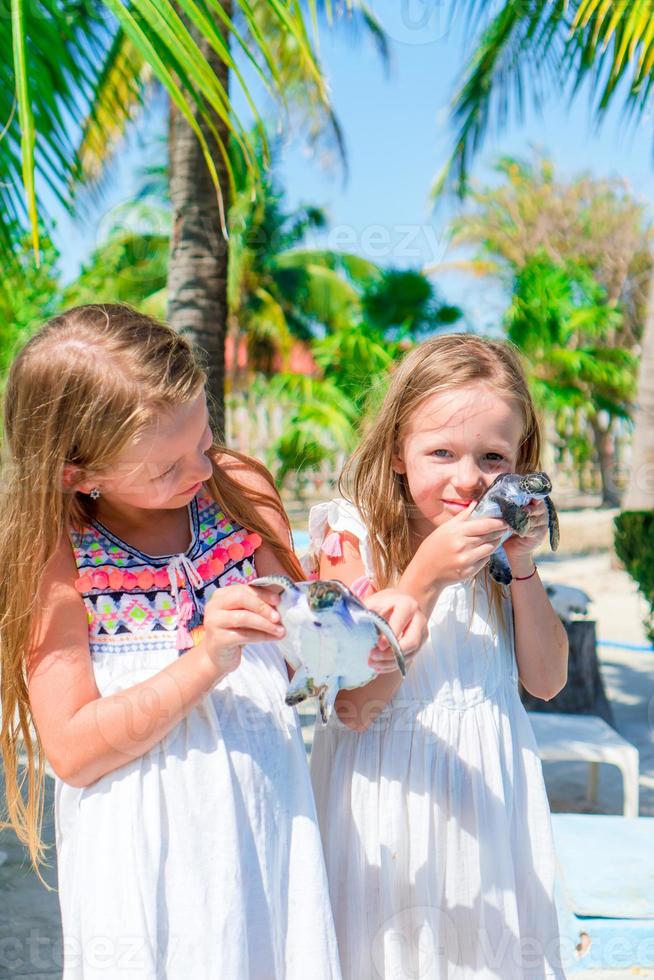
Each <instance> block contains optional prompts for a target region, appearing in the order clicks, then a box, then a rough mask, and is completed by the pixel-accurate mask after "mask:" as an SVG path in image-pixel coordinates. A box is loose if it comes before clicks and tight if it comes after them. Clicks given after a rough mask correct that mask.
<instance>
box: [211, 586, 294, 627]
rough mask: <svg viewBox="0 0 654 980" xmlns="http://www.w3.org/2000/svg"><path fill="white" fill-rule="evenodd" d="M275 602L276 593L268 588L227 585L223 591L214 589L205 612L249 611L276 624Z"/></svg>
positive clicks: (277, 617) (276, 599) (277, 614)
mask: <svg viewBox="0 0 654 980" xmlns="http://www.w3.org/2000/svg"><path fill="white" fill-rule="evenodd" d="M277 601H278V598H277V593H275V592H272V591H271V590H270V589H268V588H259V587H257V588H256V589H253V588H251V587H250V586H249V585H228V586H227V587H226V588H224V589H216V591H215V592H214V593H213V595H212V596H211V598H210V599H209V602H208V603H207V606H206V611H208V610H212V609H214V608H218V609H223V610H236V609H242V610H249V611H250V612H253V613H257V614H258V615H260V616H264V617H266V618H267V619H269V620H271V621H272V622H276V623H278V622H279V619H280V616H279V613H278V612H277V610H276V609H275V608H273V605H276V603H277ZM206 611H205V615H206Z"/></svg>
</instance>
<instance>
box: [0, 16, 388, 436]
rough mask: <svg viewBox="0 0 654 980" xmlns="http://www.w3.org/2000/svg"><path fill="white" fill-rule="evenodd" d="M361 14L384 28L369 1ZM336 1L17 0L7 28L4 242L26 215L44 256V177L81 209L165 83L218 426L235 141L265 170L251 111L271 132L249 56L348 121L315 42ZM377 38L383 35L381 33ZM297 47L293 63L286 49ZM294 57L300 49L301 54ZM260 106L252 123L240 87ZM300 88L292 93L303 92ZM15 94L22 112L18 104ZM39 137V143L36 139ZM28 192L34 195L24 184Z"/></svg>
mask: <svg viewBox="0 0 654 980" xmlns="http://www.w3.org/2000/svg"><path fill="white" fill-rule="evenodd" d="M353 7H354V11H355V13H357V12H358V14H359V15H360V19H361V20H362V21H363V22H364V23H365V24H366V25H367V26H368V27H369V28H370V29H371V30H375V29H376V25H375V21H374V18H373V17H372V15H370V14H369V12H368V11H367V9H366V8H365V6H364V5H363V4H360V3H358V2H357V3H355V4H354V5H353ZM303 9H306V10H307V11H308V13H309V15H310V18H311V20H312V21H314V22H316V21H317V19H318V17H319V15H321V14H324V13H325V12H327V13H328V14H329V13H330V11H331V3H330V2H329V0H308V3H307V4H306V7H305V8H303V7H302V6H301V5H300V4H299V3H292V4H287V3H279V2H278V0H259V2H258V3H256V4H252V3H251V2H250V0H175V2H173V0H157V3H156V4H155V3H153V2H152V0H129V2H126V3H124V2H122V0H43V2H42V3H40V4H39V9H38V10H36V8H35V5H34V4H31V3H28V2H27V0H13V2H12V16H11V19H8V18H4V19H3V20H2V23H0V46H1V47H0V50H2V52H3V55H4V57H3V58H2V62H1V64H2V68H0V71H4V73H5V77H4V81H5V85H3V86H2V87H1V88H0V118H1V119H3V120H5V131H4V132H3V134H2V136H3V139H2V140H1V141H0V249H2V250H3V253H4V256H5V257H7V256H9V257H10V256H11V255H12V253H13V247H14V239H13V238H12V231H13V229H14V227H15V226H16V225H17V224H20V223H21V222H24V221H25V219H26V218H27V219H28V220H29V223H30V224H31V227H32V238H33V243H34V249H35V252H36V254H37V257H38V249H39V235H38V221H37V210H40V211H41V212H43V205H42V203H40V205H39V208H38V209H37V183H36V181H35V175H36V178H38V179H39V180H40V181H44V182H46V183H47V184H48V185H49V186H50V188H51V190H52V191H54V193H55V194H56V195H57V197H58V198H59V200H60V201H61V202H62V203H63V204H65V205H66V206H68V207H70V206H71V196H70V193H69V191H70V188H71V186H75V185H78V186H79V185H80V184H83V183H84V181H85V180H87V179H88V178H89V177H93V176H95V177H97V176H98V175H99V174H101V173H102V172H103V170H104V166H105V164H106V162H107V160H108V158H109V157H110V155H111V152H112V151H113V150H114V149H115V147H116V145H117V142H118V141H119V139H120V137H121V136H122V135H123V133H124V131H125V127H126V125H127V124H128V122H129V121H130V119H131V118H133V117H134V115H136V114H138V111H139V108H140V107H141V106H142V105H143V104H144V102H145V101H146V99H147V95H148V93H149V91H151V89H152V86H153V83H154V82H156V83H157V84H158V85H159V86H160V87H162V88H163V89H164V90H165V92H166V93H167V96H168V99H169V103H170V159H171V164H172V176H171V189H172V195H171V197H172V206H173V218H174V220H173V235H172V249H171V263H170V280H169V314H170V318H171V321H172V323H173V325H174V326H176V327H177V328H178V329H180V330H182V331H184V332H189V333H191V334H192V335H193V336H194V339H196V340H198V341H199V343H200V345H201V346H202V347H203V348H204V350H205V352H206V354H207V364H208V368H209V374H210V392H211V393H212V394H213V399H214V403H215V421H216V425H217V428H219V429H220V428H221V427H222V372H223V363H224V352H223V340H224V329H225V322H226V313H227V300H226V290H227V245H226V240H225V239H226V217H225V216H226V210H227V205H226V202H227V201H228V200H229V196H230V184H231V183H232V182H233V173H232V166H231V163H230V159H229V154H228V143H229V141H230V140H232V141H233V142H234V143H235V144H236V145H237V146H238V148H239V152H240V154H241V156H242V159H243V162H244V165H245V166H246V167H249V168H251V169H253V170H256V167H257V162H256V153H255V151H254V147H253V144H252V141H251V138H250V135H249V133H250V127H251V118H253V119H254V128H255V130H256V131H258V132H260V133H262V132H263V125H262V122H261V119H260V116H259V113H258V112H257V108H256V104H255V98H254V95H253V86H252V83H248V82H246V79H245V75H244V72H243V71H242V65H243V64H246V65H247V66H248V70H249V72H250V74H251V75H252V76H253V77H254V78H255V80H256V81H255V85H258V86H259V87H260V88H261V90H262V91H263V92H264V93H265V95H266V97H267V96H269V95H273V96H274V97H275V98H277V99H281V101H282V102H284V101H285V99H286V96H287V91H288V89H289V78H290V79H291V81H292V82H293V86H294V87H295V88H294V90H295V91H297V90H299V85H298V80H299V79H303V81H304V86H303V88H302V92H303V93H304V96H305V99H306V104H308V105H311V107H312V111H313V112H314V113H315V114H316V115H317V116H319V115H322V116H324V117H325V118H327V119H328V120H331V121H332V124H333V125H334V126H335V125H336V124H335V121H334V120H333V116H332V114H331V110H330V108H329V101H328V97H327V94H326V90H325V86H324V82H323V79H322V75H321V72H320V68H319V65H318V61H317V58H316V54H315V50H314V44H313V43H312V41H311V40H310V37H309V32H308V28H307V24H306V20H305V14H304V13H303ZM376 30H377V36H378V37H379V36H381V35H380V32H379V30H378V29H376ZM281 53H285V54H286V61H285V62H284V61H283V60H280V54H281ZM291 53H292V54H291ZM234 84H236V85H237V86H238V87H239V89H240V91H241V92H242V93H243V95H244V98H245V101H246V104H247V106H248V116H249V118H248V121H247V123H246V122H245V121H244V120H243V119H241V118H239V116H238V114H237V112H236V110H235V100H234V98H232V96H231V91H230V86H232V85H234ZM293 86H291V87H293ZM14 99H15V103H16V105H17V108H18V111H17V112H14V105H13V103H14ZM37 135H38V140H37V138H36V137H37ZM21 186H23V187H24V190H25V195H24V197H23V195H22V194H21V193H20V191H19V190H17V189H19V188H20V187H21Z"/></svg>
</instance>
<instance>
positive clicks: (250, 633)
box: [226, 628, 286, 647]
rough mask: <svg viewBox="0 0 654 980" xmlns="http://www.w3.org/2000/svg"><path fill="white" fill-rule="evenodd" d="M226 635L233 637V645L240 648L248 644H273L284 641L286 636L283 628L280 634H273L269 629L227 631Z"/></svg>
mask: <svg viewBox="0 0 654 980" xmlns="http://www.w3.org/2000/svg"><path fill="white" fill-rule="evenodd" d="M226 633H227V634H228V635H229V636H230V637H231V644H232V645H233V646H239V647H240V646H244V645H245V644H246V643H272V642H274V641H275V640H281V639H283V637H284V636H285V635H286V631H285V630H284V629H283V628H282V629H281V631H280V632H279V633H278V632H274V633H272V634H271V632H270V631H269V630H268V629H260V630H258V629H239V630H227V631H226Z"/></svg>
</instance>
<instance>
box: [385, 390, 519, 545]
mask: <svg viewBox="0 0 654 980" xmlns="http://www.w3.org/2000/svg"><path fill="white" fill-rule="evenodd" d="M523 427H524V421H523V416H522V411H521V409H520V406H519V404H518V403H517V402H516V401H514V400H513V399H512V398H509V397H508V396H506V395H503V394H500V393H499V392H497V391H494V390H493V389H492V388H490V387H488V386H487V385H485V384H483V383H475V384H471V385H465V386H463V387H461V388H454V389H452V390H450V391H447V392H440V393H438V394H436V395H432V396H431V397H430V398H427V399H426V400H425V401H424V402H422V404H421V405H419V406H418V408H417V409H416V411H415V412H414V414H413V417H412V418H411V420H410V423H409V426H408V429H407V430H406V431H405V433H404V436H403V438H402V440H401V444H400V446H399V447H398V449H397V452H396V455H395V456H394V457H393V469H394V470H395V472H396V473H403V474H404V475H405V479H406V482H407V485H408V489H409V492H410V494H411V498H412V500H413V504H414V507H413V508H412V511H413V512H412V513H411V514H410V523H411V527H412V529H413V530H414V531H415V532H416V534H418V535H419V536H420V537H421V538H423V537H426V536H427V534H429V533H431V531H433V529H434V528H435V527H440V525H441V524H444V523H445V521H448V520H449V519H450V518H451V517H453V516H454V515H455V514H459V513H460V512H461V511H462V510H463V509H464V508H465V507H467V506H468V504H470V502H471V501H473V500H478V499H479V498H480V497H481V495H482V493H483V492H484V490H486V488H487V487H489V486H490V484H491V483H492V482H493V480H494V479H495V477H496V476H498V475H499V474H500V473H512V472H515V467H516V464H517V460H518V450H519V446H520V442H521V438H522V431H523Z"/></svg>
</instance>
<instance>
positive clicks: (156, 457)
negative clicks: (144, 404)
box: [79, 390, 213, 510]
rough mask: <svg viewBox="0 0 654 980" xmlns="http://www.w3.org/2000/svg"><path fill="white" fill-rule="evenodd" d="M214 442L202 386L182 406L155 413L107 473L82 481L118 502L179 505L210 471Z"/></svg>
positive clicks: (145, 506)
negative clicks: (150, 423) (153, 417)
mask: <svg viewBox="0 0 654 980" xmlns="http://www.w3.org/2000/svg"><path fill="white" fill-rule="evenodd" d="M212 441H213V435H212V432H211V428H210V426H209V412H208V409H207V400H206V396H205V393H204V390H202V391H201V392H200V393H199V394H198V395H197V397H195V398H194V399H193V400H192V401H190V402H188V403H187V404H186V405H180V406H177V407H175V408H174V409H171V410H170V411H169V412H160V413H159V415H158V416H157V418H156V420H155V422H154V423H153V425H152V426H151V428H150V429H149V430H148V431H147V432H145V433H143V434H142V435H141V436H140V437H139V438H137V439H135V440H134V441H133V442H132V443H131V444H130V445H128V446H127V447H126V448H125V449H124V450H123V452H122V453H121V455H120V457H119V459H118V460H117V462H116V464H115V465H114V466H113V467H112V470H111V472H110V473H107V474H106V475H99V476H98V477H97V479H96V480H95V481H85V482H84V483H83V484H81V485H80V487H79V489H80V490H82V491H83V492H85V493H88V492H90V490H91V489H92V488H93V487H94V486H97V487H98V489H99V490H100V492H101V493H102V496H103V498H104V499H105V500H106V501H107V502H109V503H112V504H114V505H117V506H118V507H120V506H121V505H123V506H126V507H128V508H129V507H135V508H141V509H143V510H156V509H161V510H167V509H173V508H176V507H182V506H183V505H185V504H187V503H188V502H189V500H191V499H192V497H193V496H194V495H195V494H196V493H197V491H198V490H199V489H200V484H201V483H203V482H204V481H205V480H208V479H209V478H210V477H211V475H212V466H211V461H210V460H209V458H208V456H207V455H206V454H207V451H208V450H209V448H210V446H211V444H212Z"/></svg>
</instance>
